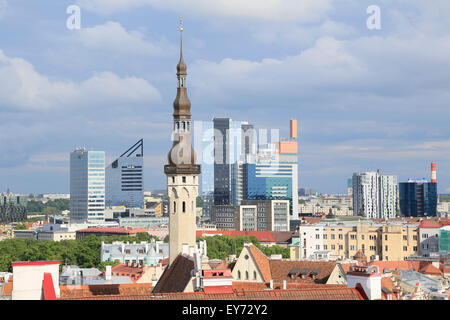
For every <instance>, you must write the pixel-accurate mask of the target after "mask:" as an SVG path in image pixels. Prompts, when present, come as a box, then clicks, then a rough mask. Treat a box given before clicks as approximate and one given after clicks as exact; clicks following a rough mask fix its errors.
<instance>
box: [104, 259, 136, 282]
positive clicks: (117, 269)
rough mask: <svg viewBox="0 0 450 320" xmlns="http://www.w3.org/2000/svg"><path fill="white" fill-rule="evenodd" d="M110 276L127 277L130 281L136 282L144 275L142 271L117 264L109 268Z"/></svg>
mask: <svg viewBox="0 0 450 320" xmlns="http://www.w3.org/2000/svg"><path fill="white" fill-rule="evenodd" d="M111 274H112V275H113V276H129V277H130V278H131V279H132V280H134V281H136V280H139V279H140V278H141V277H142V275H143V274H144V269H143V268H139V267H131V266H127V265H125V264H123V263H119V264H118V265H115V266H114V267H112V268H111Z"/></svg>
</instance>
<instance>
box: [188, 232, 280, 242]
mask: <svg viewBox="0 0 450 320" xmlns="http://www.w3.org/2000/svg"><path fill="white" fill-rule="evenodd" d="M214 234H217V235H219V236H220V235H223V236H230V237H236V236H247V237H250V236H255V237H256V238H257V239H258V241H259V242H262V243H264V242H275V239H274V237H273V235H272V232H271V231H230V230H197V231H196V235H197V238H201V237H204V236H205V235H214Z"/></svg>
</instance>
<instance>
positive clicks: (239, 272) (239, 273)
mask: <svg viewBox="0 0 450 320" xmlns="http://www.w3.org/2000/svg"><path fill="white" fill-rule="evenodd" d="M240 278H241V271H240V270H238V279H240Z"/></svg>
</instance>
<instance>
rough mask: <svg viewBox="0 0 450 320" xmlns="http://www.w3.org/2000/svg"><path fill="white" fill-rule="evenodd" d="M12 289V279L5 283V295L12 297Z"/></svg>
mask: <svg viewBox="0 0 450 320" xmlns="http://www.w3.org/2000/svg"><path fill="white" fill-rule="evenodd" d="M12 289H13V282H12V280H10V281H9V282H8V283H5V284H4V285H3V296H4V297H11V295H12Z"/></svg>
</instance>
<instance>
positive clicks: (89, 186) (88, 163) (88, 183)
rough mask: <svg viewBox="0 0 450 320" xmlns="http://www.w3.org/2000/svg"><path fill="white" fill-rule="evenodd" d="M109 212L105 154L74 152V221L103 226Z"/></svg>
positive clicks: (72, 198)
mask: <svg viewBox="0 0 450 320" xmlns="http://www.w3.org/2000/svg"><path fill="white" fill-rule="evenodd" d="M104 211H105V152H104V151H87V150H86V149H84V148H77V149H75V151H73V152H71V153H70V222H71V224H73V223H86V222H87V223H101V222H104Z"/></svg>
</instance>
